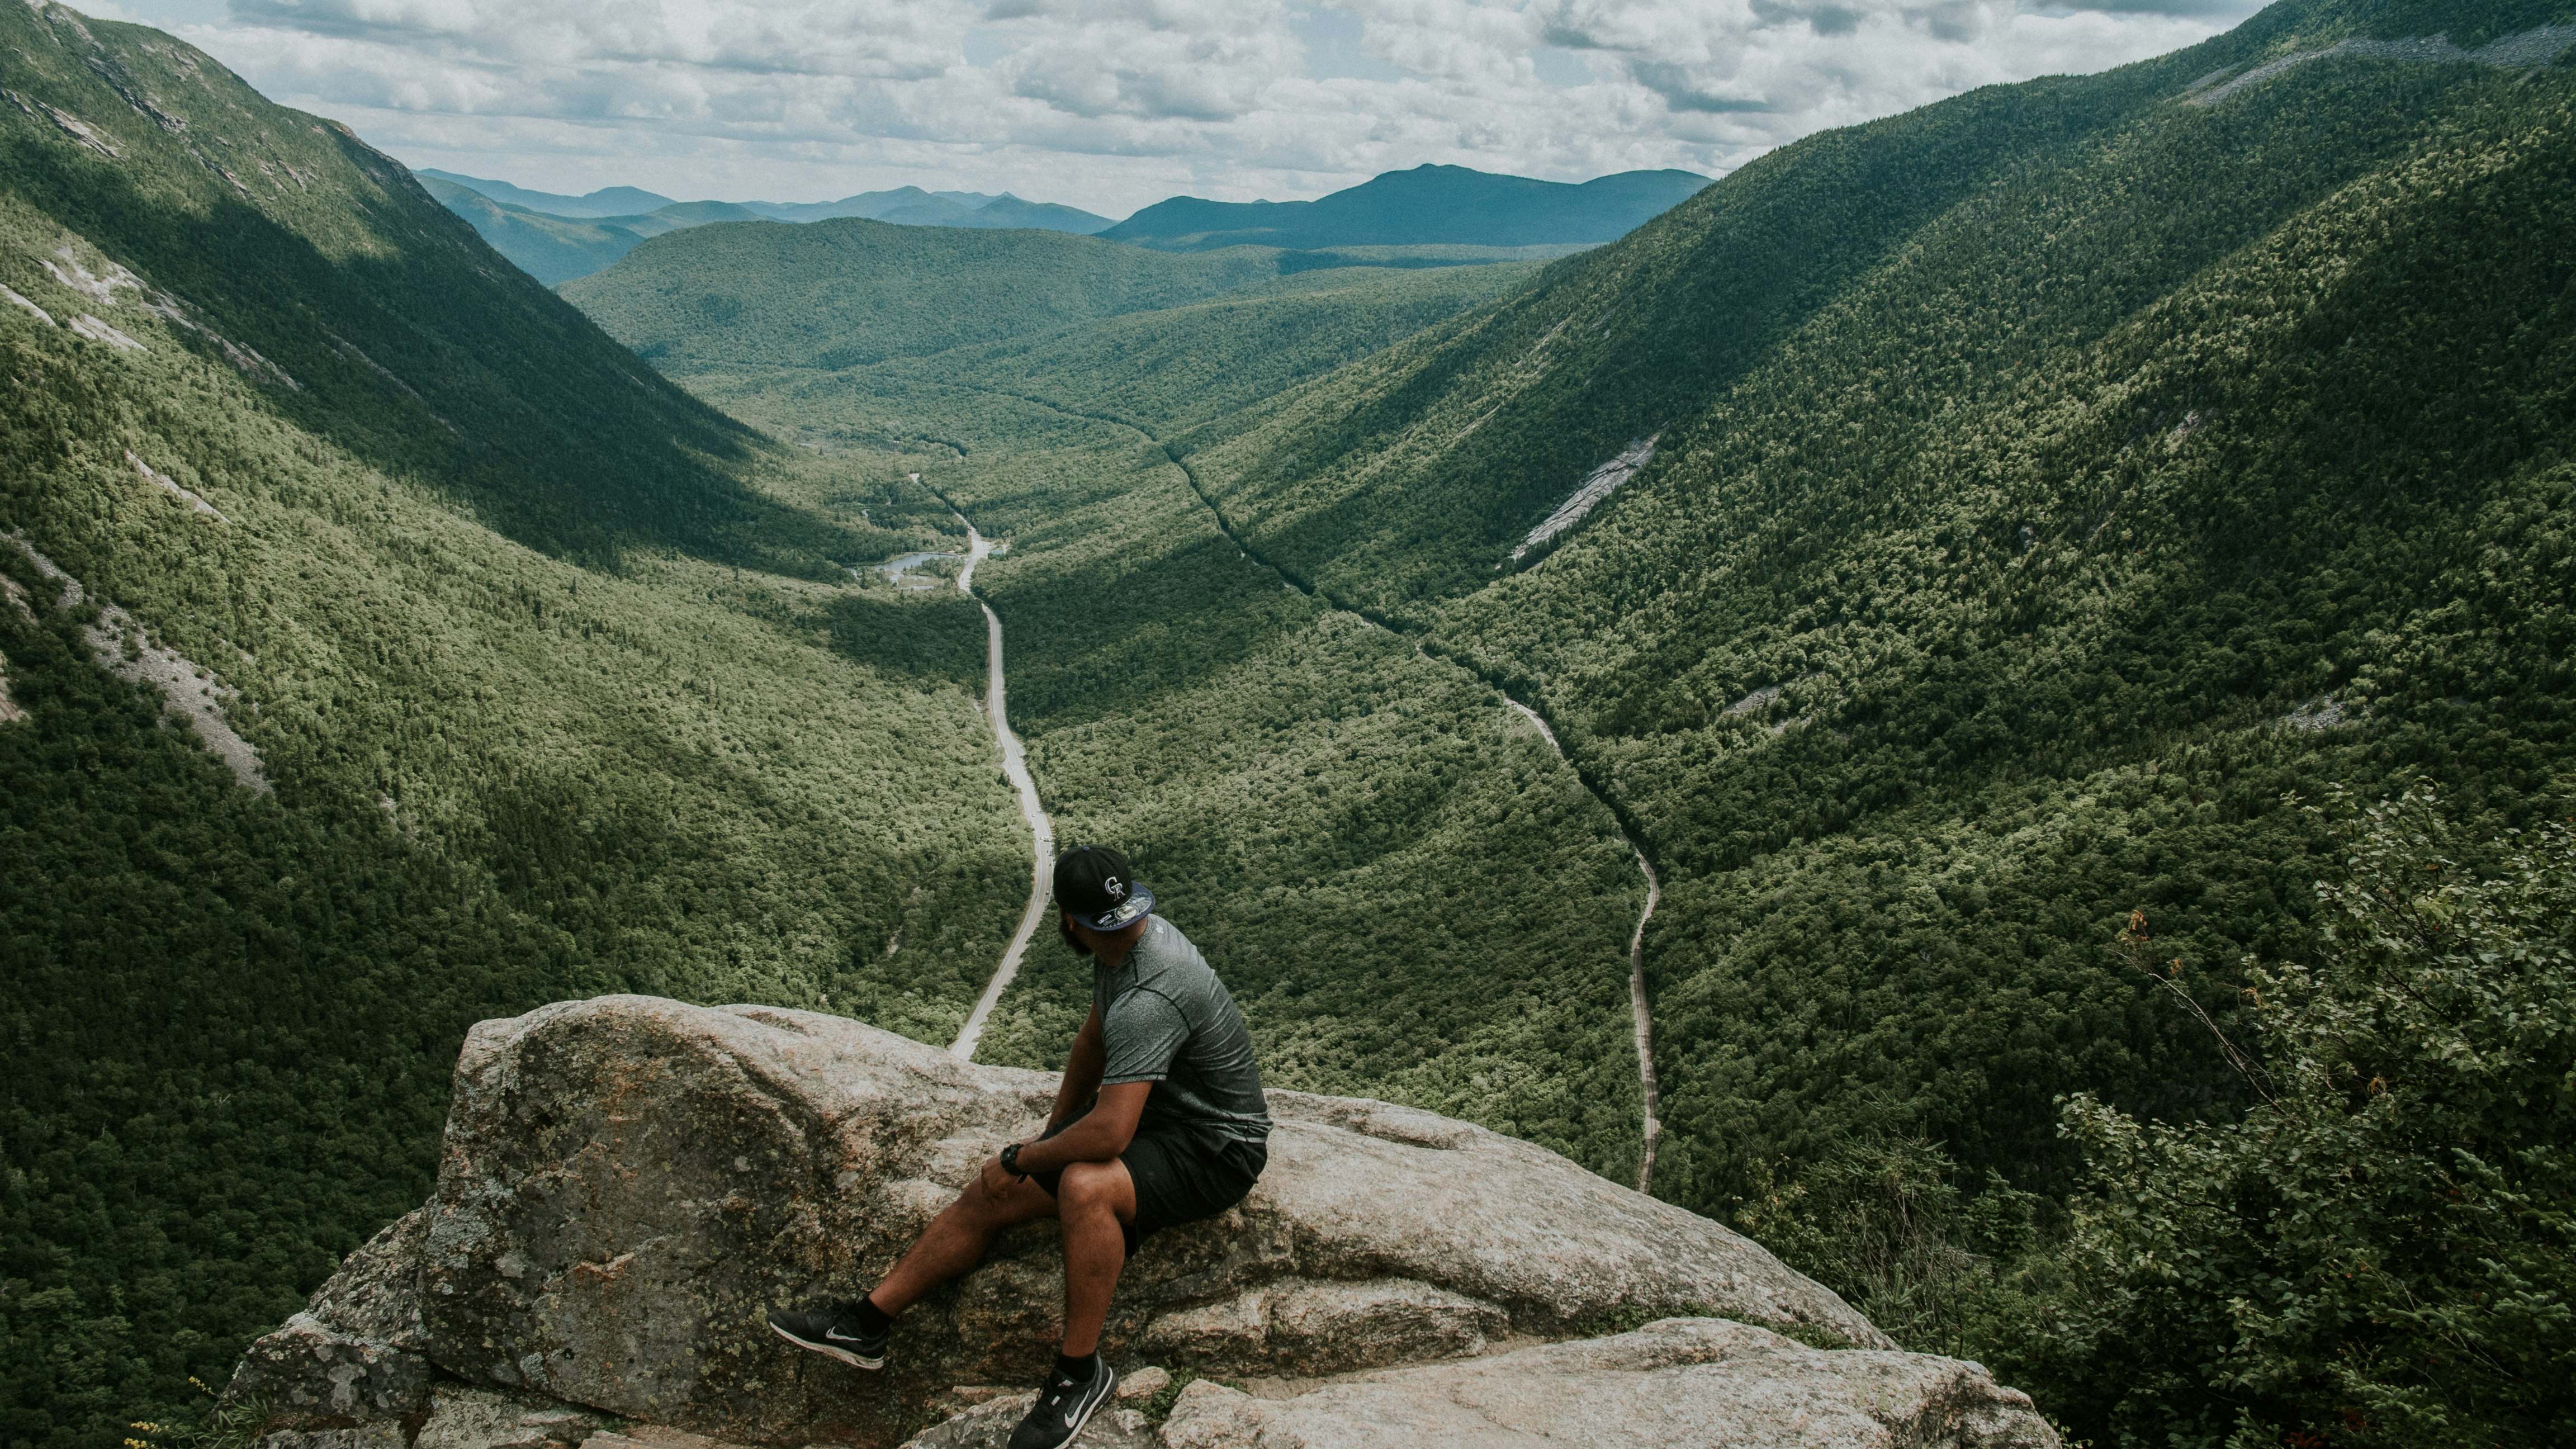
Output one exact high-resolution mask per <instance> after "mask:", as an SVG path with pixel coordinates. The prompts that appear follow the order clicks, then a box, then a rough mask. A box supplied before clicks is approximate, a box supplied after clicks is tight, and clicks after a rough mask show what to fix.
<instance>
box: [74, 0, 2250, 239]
mask: <svg viewBox="0 0 2576 1449" xmlns="http://www.w3.org/2000/svg"><path fill="white" fill-rule="evenodd" d="M98 8H100V9H101V10H102V11H113V12H116V13H120V14H123V15H125V16H128V17H130V18H136V19H142V20H145V21H148V22H151V23H156V24H164V25H167V26H168V27H169V28H171V29H173V30H175V31H177V32H178V33H179V34H180V35H182V36H183V37H184V38H186V39H188V40H189V41H191V42H193V43H195V44H197V45H199V46H202V47H204V48H205V49H206V50H208V51H211V52H212V53H213V54H214V55H215V56H216V57H217V58H219V59H221V60H222V61H223V62H224V63H225V64H227V65H229V66H231V67H232V68H233V69H234V70H236V71H238V72H240V73H241V74H242V75H243V77H244V78H246V79H248V80H249V81H250V82H251V83H252V84H253V85H256V86H258V87H259V88H260V89H261V90H262V91H264V92H266V93H267V94H269V95H271V96H273V97H275V98H277V99H279V100H281V101H284V102H286V103H288V104H290V105H297V106H302V107H305V108H307V109H310V110H315V111H319V112H322V113H324V114H326V115H331V116H335V117H337V118H339V119H341V120H344V121H347V122H348V123H349V124H350V125H352V126H354V127H356V128H357V129H358V131H359V132H360V133H361V134H362V135H365V136H366V137H367V138H368V139H369V140H370V141H372V142H374V143H375V144H376V145H378V146H380V147H382V148H383V149H385V150H387V151H390V152H392V153H393V154H395V155H397V156H401V157H403V158H405V159H406V160H409V161H411V162H413V163H414V164H416V165H426V166H438V167H443V168H446V169H450V170H457V171H464V172H469V173H472V174H476V175H497V176H501V177H504V178H506V179H508V180H511V181H514V182H517V183H519V184H520V185H523V186H533V187H537V188H540V189H543V190H552V191H586V190H589V189H591V188H592V187H596V186H604V185H616V184H628V185H637V186H644V187H648V188H650V189H652V190H656V191H661V192H664V193H667V194H670V195H674V196H686V197H698V196H717V197H725V198H730V199H737V200H740V199H752V198H766V199H775V200H814V199H820V198H824V197H830V196H838V195H844V194H847V193H849V192H852V191H861V190H872V189H876V188H880V187H886V186H896V185H903V184H906V183H911V184H917V185H921V186H925V187H929V188H933V189H941V188H962V189H970V190H979V191H996V190H1004V189H1008V190H1011V191H1014V192H1017V193H1018V194H1020V195H1023V196H1029V197H1033V198H1037V199H1041V200H1050V201H1063V202H1068V203H1071V204H1073V205H1076V206H1082V207H1086V208H1088V209H1090V210H1093V211H1098V212H1101V213H1103V214H1105V215H1111V216H1121V215H1124V214H1126V213H1127V212H1128V211H1131V210H1133V209H1134V208H1136V207H1138V206H1141V205H1144V204H1146V203H1148V202H1152V201H1157V200H1160V199H1161V198H1163V197H1165V196H1168V195H1172V194H1175V193H1179V192H1188V193H1191V194H1196V195H1202V196H1213V197H1218V198H1222V199H1228V200H1244V199H1250V198H1252V197H1255V196H1266V197H1270V198H1272V199H1274V200H1285V199H1289V198H1294V197H1306V196H1314V195H1319V194H1321V193H1323V192H1326V191H1331V190H1335V189H1338V188H1340V187H1342V186H1347V185H1351V184H1353V183H1356V182H1358V181H1361V180H1365V179H1366V178H1367V177H1369V176H1371V175H1374V174H1376V173H1377V172H1380V171H1384V170H1389V169H1394V168H1398V167H1409V166H1415V165H1420V164H1422V163H1424V162H1444V163H1454V164H1458V165H1465V166H1474V167H1478V168H1480V169H1483V170H1488V171H1507V172H1514V173H1518V174H1521V175H1528V176H1543V177H1548V178H1552V179H1557V180H1579V179H1583V178H1586V177H1590V176H1595V175H1599V174H1601V173H1603V172H1607V171H1617V170H1626V169H1631V168H1638V167H1659V166H1676V167H1682V168H1686V169H1690V170H1695V171H1700V172H1704V173H1708V174H1712V175H1714V174H1720V173H1723V172H1725V171H1728V170H1731V169H1733V168H1734V167H1736V166H1739V165H1742V164H1743V163H1744V162H1746V161H1748V160H1750V159H1752V158H1753V157H1755V156H1757V155H1760V154H1761V153H1762V152H1764V151H1766V150H1769V149H1771V148H1772V147H1775V146H1778V145H1781V144H1783V143H1785V142H1788V141H1791V140H1795V139H1796V138H1797V137H1799V136H1802V135H1805V134H1808V133H1810V132H1812V131H1816V130H1819V129H1822V128H1825V127H1828V126H1837V125H1845V124H1849V123H1852V122H1855V121H1862V120H1867V119H1870V118H1872V117H1876V116H1882V115H1887V114H1890V113H1893V112H1896V111H1901V110H1905V109H1908V108H1910V107H1913V106H1917V105H1921V104H1924V103H1926V102H1929V101H1934V100H1938V99H1940V98H1942V97H1944V96H1948V95H1954V94H1956V93H1958V92H1960V91H1963V90H1967V89H1970V88H1973V87H1975V86H1980V85H1986V84H1991V83H1995V82H2000V81H2012V80H2020V79H2025V78H2028V77H2030V76H2034V75H2040V74H2046V73H2049V72H2060V71H2089V70H2098V69H2102V68H2104V67H2106V66H2110V65H2116V64H2120V63H2122V62H2126V61H2130V60H2136V59H2140V58H2143V57H2146V56H2150V55H2155V54H2159V53H2161V52H2163V51H2166V50H2170V49H2172V48H2174V47H2177V46H2180V45H2186V44H2189V43H2191V42H2192V41H2195V40H2198V39H2200V38H2202V37H2204V36H2206V35H2209V34H2211V33H2214V32H2215V31H2217V30H2218V29H2221V28H2223V27H2224V26H2225V25H2228V24H2231V23H2233V22H2234V20H2236V19H2237V18H2239V17H2241V16H2242V15H2243V14H2245V13H2247V12H2248V11H2250V9H2251V8H2252V6H2251V4H2250V0H2089V3H2087V4H2085V5H2083V6H2081V7H2077V6H2069V5H2057V4H2054V3H2052V4H2051V5H2050V8H2046V9H2033V8H2024V7H2023V6H2021V5H2019V4H2016V3H2014V0H124V3H123V4H122V5H121V6H108V5H102V6H100V7H98Z"/></svg>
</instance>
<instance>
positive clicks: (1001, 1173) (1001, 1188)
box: [984, 1142, 1028, 1197]
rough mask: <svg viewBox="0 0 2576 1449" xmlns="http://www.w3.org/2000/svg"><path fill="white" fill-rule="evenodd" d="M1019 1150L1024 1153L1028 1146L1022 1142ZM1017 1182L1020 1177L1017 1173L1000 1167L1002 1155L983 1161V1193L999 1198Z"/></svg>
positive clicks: (997, 1154) (996, 1154)
mask: <svg viewBox="0 0 2576 1449" xmlns="http://www.w3.org/2000/svg"><path fill="white" fill-rule="evenodd" d="M1020 1148H1021V1150H1022V1151H1026V1150H1027V1149H1028V1144H1027V1143H1025V1142H1023V1143H1021V1144H1020ZM1019 1180H1020V1175H1019V1174H1018V1173H1015V1172H1013V1171H1011V1170H1010V1169H1009V1168H1007V1167H1004V1166H1003V1165H1002V1154H1000V1153H998V1152H996V1153H994V1154H993V1155H992V1156H991V1157H989V1158H987V1159H986V1160H985V1162H984V1191H985V1193H986V1194H987V1195H988V1196H993V1197H999V1196H1001V1195H1002V1194H1003V1193H1006V1192H1009V1191H1010V1190H1011V1188H1012V1186H1013V1185H1014V1184H1016V1183H1018V1182H1019Z"/></svg>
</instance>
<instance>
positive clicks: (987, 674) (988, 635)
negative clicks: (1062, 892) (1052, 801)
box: [913, 474, 1055, 1061]
mask: <svg viewBox="0 0 2576 1449" xmlns="http://www.w3.org/2000/svg"><path fill="white" fill-rule="evenodd" d="M913 476H914V478H915V479H916V480H918V479H919V477H920V475H919V474H915V475H913ZM957 521H958V522H959V523H965V524H966V567H965V568H963V569H961V570H959V571H958V574H957V591H958V592H959V593H961V594H964V595H965V596H966V597H968V598H970V599H975V607H977V608H979V609H982V610H983V611H984V713H985V716H986V717H987V718H988V719H990V720H991V721H992V724H993V738H994V739H995V740H997V741H999V742H1000V743H1001V746H1002V773H1003V774H1004V775H1007V776H1009V777H1010V781H1011V790H1012V792H1013V793H1014V794H1016V795H1018V796H1019V799H1020V818H1021V819H1022V820H1025V821H1027V822H1028V823H1029V835H1030V838H1031V842H1032V844H1033V845H1034V846H1035V853H1034V855H1033V856H1032V858H1031V862H1030V866H1029V904H1028V908H1027V909H1026V910H1023V911H1021V912H1020V928H1019V929H1018V930H1017V931H1014V932H1012V933H1011V944H1010V948H1009V949H1008V950H1005V951H1004V952H1003V953H1002V964H1001V965H999V966H997V967H995V968H994V969H993V979H992V980H991V981H988V982H986V983H985V985H984V994H983V995H982V996H981V997H979V998H977V1000H976V1002H975V1010H974V1011H973V1012H971V1013H970V1014H968V1016H967V1018H966V1025H965V1027H964V1028H963V1029H962V1030H960V1031H959V1032H958V1033H957V1040H955V1041H953V1042H950V1043H949V1044H948V1054H949V1055H950V1056H953V1057H959V1058H963V1059H966V1060H970V1061H971V1060H973V1058H974V1056H975V1044H976V1043H977V1042H979V1041H981V1040H983V1037H984V1024H985V1022H987V1021H989V1020H990V1019H991V1018H992V1015H993V1006H994V1004H995V1003H996V1002H998V1001H1000V1000H1001V999H1002V993H1003V992H1004V991H1007V990H1009V989H1010V985H1011V980H1012V978H1014V977H1016V976H1018V975H1019V974H1020V958H1021V957H1023V956H1025V955H1027V954H1028V949H1029V942H1030V940H1031V939H1032V938H1034V937H1035V936H1036V935H1037V931H1038V923H1039V922H1040V921H1042V920H1044V919H1045V918H1046V905H1047V890H1048V880H1047V873H1048V871H1047V868H1048V867H1049V866H1050V865H1051V864H1053V863H1054V861H1055V826H1054V824H1053V823H1052V822H1050V821H1049V820H1048V819H1047V813H1046V807H1045V806H1044V805H1042V804H1040V803H1039V801H1038V782H1037V781H1036V779H1034V778H1033V777H1031V776H1030V774H1029V759H1028V751H1027V750H1026V749H1024V748H1022V747H1021V744H1020V737H1019V736H1018V735H1015V734H1013V733H1011V722H1010V717H1009V714H1008V712H1007V711H1006V710H1005V708H1004V700H1003V693H1002V616H1001V615H999V614H996V613H994V612H993V606H992V605H990V604H988V603H985V602H984V601H983V600H982V599H978V598H975V565H977V564H979V563H982V562H983V561H984V556H985V555H987V554H989V553H991V552H992V551H993V542H992V540H991V539H988V538H986V537H984V535H982V534H980V533H977V532H976V531H975V525H973V524H971V523H966V516H965V515H964V514H962V513H961V514H958V515H957Z"/></svg>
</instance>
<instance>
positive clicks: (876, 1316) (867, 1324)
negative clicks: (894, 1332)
mask: <svg viewBox="0 0 2576 1449" xmlns="http://www.w3.org/2000/svg"><path fill="white" fill-rule="evenodd" d="M858 1318H859V1329H860V1331H862V1332H865V1333H883V1332H885V1331H886V1327H887V1325H889V1324H891V1323H893V1322H894V1315H893V1314H891V1313H888V1312H886V1311H885V1310H884V1309H882V1308H879V1307H878V1306H877V1304H876V1300H875V1299H873V1298H862V1299H860V1300H859V1308H858Z"/></svg>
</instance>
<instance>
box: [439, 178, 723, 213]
mask: <svg viewBox="0 0 2576 1449" xmlns="http://www.w3.org/2000/svg"><path fill="white" fill-rule="evenodd" d="M412 174H413V175H415V176H429V177H435V178H437V179H438V180H440V181H444V182H446V183H448V184H449V185H451V186H462V187H464V188H465V189H466V190H468V191H475V192H480V193H481V194H483V195H485V196H488V197H490V198H492V199H493V200H494V201H498V202H501V203H503V204H504V205H508V206H518V207H525V208H526V209H528V210H529V211H541V212H544V213H546V214H547V215H548V216H569V217H575V218H580V219H584V220H587V219H589V218H592V217H602V216H634V215H637V214H640V213H642V212H647V211H653V210H655V209H657V208H660V207H665V206H669V205H671V204H672V201H673V198H671V197H668V196H664V195H662V194H661V193H659V192H655V191H646V190H644V189H643V188H642V187H640V186H603V187H601V188H600V189H598V190H597V191H593V192H590V193H589V194H587V195H583V196H566V195H563V194H562V193H560V192H554V191H530V190H528V189H527V188H526V187H524V186H513V185H511V184H510V183H509V182H507V181H494V180H491V179H489V178H487V177H482V176H464V175H459V174H458V173H456V172H454V171H441V170H439V169H438V168H436V167H434V166H421V167H415V168H414V169H413V171H412Z"/></svg>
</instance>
